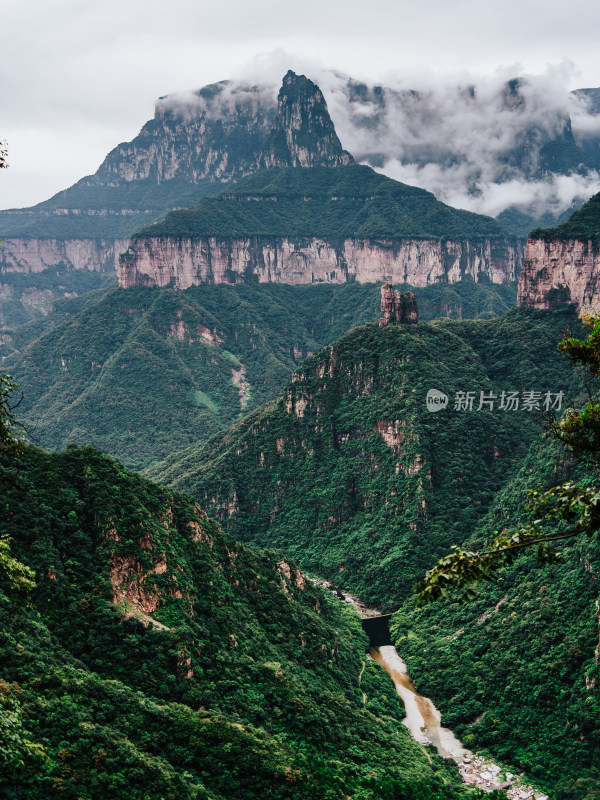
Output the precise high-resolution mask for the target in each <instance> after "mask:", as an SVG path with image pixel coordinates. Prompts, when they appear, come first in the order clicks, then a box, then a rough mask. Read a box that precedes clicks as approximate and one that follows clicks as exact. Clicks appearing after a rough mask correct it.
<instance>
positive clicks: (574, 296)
mask: <svg viewBox="0 0 600 800" xmlns="http://www.w3.org/2000/svg"><path fill="white" fill-rule="evenodd" d="M599 278H600V253H599V252H598V250H597V249H596V248H595V247H594V245H593V243H592V242H591V241H582V240H578V239H564V240H561V239H557V240H550V241H546V240H545V239H529V241H528V242H527V247H526V250H525V261H524V264H523V269H522V271H521V277H520V280H519V292H518V301H517V302H518V304H519V305H521V306H534V307H536V308H546V309H550V308H555V307H556V306H558V305H565V304H568V303H575V304H576V305H577V307H578V309H579V311H580V313H582V314H593V315H598V314H600V281H599Z"/></svg>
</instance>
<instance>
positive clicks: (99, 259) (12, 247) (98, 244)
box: [0, 239, 128, 274]
mask: <svg viewBox="0 0 600 800" xmlns="http://www.w3.org/2000/svg"><path fill="white" fill-rule="evenodd" d="M127 244H128V240H127V239H110V240H109V239H100V240H97V239H4V241H2V242H0V272H22V273H24V274H30V273H32V272H42V271H43V270H45V269H48V268H49V267H58V266H61V267H63V268H64V267H65V266H66V267H67V268H68V269H87V270H91V271H94V272H112V271H113V270H115V269H116V268H117V265H118V263H119V255H120V254H121V253H122V252H124V251H125V250H126V249H127Z"/></svg>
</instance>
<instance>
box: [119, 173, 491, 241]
mask: <svg viewBox="0 0 600 800" xmlns="http://www.w3.org/2000/svg"><path fill="white" fill-rule="evenodd" d="M149 236H158V237H160V236H170V237H176V238H180V237H193V236H217V237H219V238H224V239H231V238H238V237H244V236H292V237H314V236H321V237H327V238H330V239H334V240H337V241H340V240H343V239H345V238H348V237H356V238H361V237H365V238H370V239H376V240H378V239H383V240H386V239H392V240H393V239H398V238H401V237H411V238H417V239H422V238H425V239H429V238H444V239H482V238H494V239H503V238H504V237H505V236H506V231H505V230H504V229H503V228H502V227H501V226H500V225H499V224H498V223H497V222H496V221H495V220H493V219H492V218H491V217H485V216H482V215H481V214H473V213H471V212H469V211H460V210H458V209H455V208H452V207H450V206H447V205H445V204H444V203H440V202H439V201H438V200H436V199H435V197H434V195H433V194H432V193H431V192H427V191H425V190H424V189H418V188H416V187H414V186H408V185H406V184H404V183H399V182H398V181H394V180H392V179H391V178H387V177H386V176H384V175H380V174H378V173H377V172H375V171H374V170H373V169H371V167H366V166H359V165H357V164H350V165H348V166H345V167H313V168H303V167H297V168H292V167H288V168H279V169H269V170H260V171H258V172H256V173H254V174H253V175H251V176H250V177H248V178H245V179H244V180H242V181H240V182H239V183H237V184H236V186H235V188H234V189H229V190H227V191H225V192H223V193H222V194H220V195H217V196H216V197H213V198H205V199H204V200H201V201H200V202H199V203H198V204H197V205H196V206H194V207H193V208H191V209H186V210H182V211H173V212H171V213H170V214H168V215H167V216H166V218H165V219H164V220H162V221H161V222H158V223H156V224H154V225H152V226H150V227H148V228H144V229H143V230H142V231H140V232H139V233H137V234H136V237H135V238H141V237H149Z"/></svg>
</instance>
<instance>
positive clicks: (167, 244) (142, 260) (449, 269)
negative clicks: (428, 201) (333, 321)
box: [118, 236, 522, 289]
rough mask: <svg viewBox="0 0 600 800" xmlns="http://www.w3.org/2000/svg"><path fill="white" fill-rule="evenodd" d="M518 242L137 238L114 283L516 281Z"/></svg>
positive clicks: (177, 285) (183, 285)
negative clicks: (467, 278) (117, 280)
mask: <svg viewBox="0 0 600 800" xmlns="http://www.w3.org/2000/svg"><path fill="white" fill-rule="evenodd" d="M521 258H522V251H521V247H520V245H519V243H513V244H508V243H505V244H498V243H497V242H492V241H491V240H489V239H488V240H483V241H481V242H472V241H469V240H466V239H465V240H461V241H444V240H441V239H399V240H396V241H393V240H389V241H371V240H369V239H361V238H347V239H344V240H343V241H341V242H334V241H333V240H330V239H325V238H318V237H312V238H308V237H307V238H291V237H290V238H288V237H267V236H264V237H261V236H254V237H248V238H242V239H231V240H225V239H217V238H215V237H208V236H206V237H198V238H184V239H176V238H161V237H156V238H150V237H148V238H139V239H136V240H134V243H133V244H132V246H131V247H130V249H129V250H128V251H127V253H125V254H124V255H123V256H122V257H121V260H120V264H119V269H118V274H119V285H120V286H121V287H123V288H127V287H129V286H134V285H144V286H169V285H172V286H174V287H175V288H177V289H187V288H189V287H190V286H197V285H199V284H202V283H229V284H235V283H241V282H244V281H258V282H260V283H264V282H273V283H292V284H299V283H344V282H346V281H349V280H356V281H358V282H359V283H377V282H380V281H385V282H389V283H396V284H399V283H409V284H411V285H412V286H428V285H430V284H432V283H437V282H440V281H441V282H447V283H456V282H457V281H460V280H461V279H463V278H465V277H470V278H472V279H473V280H475V281H477V280H482V279H483V280H486V281H489V282H492V283H508V282H510V281H514V280H516V279H517V276H518V272H519V268H520V264H521Z"/></svg>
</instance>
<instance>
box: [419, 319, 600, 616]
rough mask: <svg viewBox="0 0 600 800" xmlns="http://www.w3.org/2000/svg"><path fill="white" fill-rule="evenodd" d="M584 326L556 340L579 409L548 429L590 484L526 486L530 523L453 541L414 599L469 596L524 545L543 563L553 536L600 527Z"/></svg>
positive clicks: (594, 323)
mask: <svg viewBox="0 0 600 800" xmlns="http://www.w3.org/2000/svg"><path fill="white" fill-rule="evenodd" d="M584 323H585V325H586V326H587V328H588V329H589V331H590V332H589V335H588V336H587V338H586V339H585V340H582V339H577V338H575V337H572V336H565V337H564V338H563V340H562V341H561V342H560V344H559V345H558V349H559V351H560V352H563V353H566V354H567V355H568V356H569V358H570V360H571V363H572V364H573V366H574V367H576V368H578V369H579V370H581V372H582V375H583V377H584V381H585V386H586V393H587V400H586V402H585V404H584V405H583V407H582V408H580V409H579V410H577V409H575V408H569V409H567V411H566V412H565V414H564V415H563V417H562V419H561V420H560V421H557V420H552V421H551V423H550V427H549V432H548V435H550V436H551V437H553V438H555V439H557V440H559V441H561V442H563V443H564V445H565V446H566V447H567V448H568V449H569V450H570V451H571V452H572V453H573V455H574V456H575V457H578V458H581V459H584V460H585V462H586V465H587V466H588V467H589V470H590V474H591V476H592V478H593V483H592V485H591V486H585V487H584V486H581V485H578V484H576V483H574V482H572V481H567V482H565V483H562V484H560V485H556V486H553V487H551V488H549V489H546V490H544V489H542V488H541V489H535V490H531V491H530V492H529V499H528V502H527V510H528V511H529V514H530V517H531V520H532V521H531V523H530V524H528V525H525V526H523V527H520V528H518V529H517V530H516V531H514V532H513V533H506V532H498V531H494V537H493V539H492V540H491V541H490V543H489V544H488V545H487V547H486V548H485V549H484V550H478V551H474V550H469V549H465V548H463V547H460V546H454V547H452V551H453V552H452V553H450V554H449V555H446V556H444V557H442V558H441V559H439V560H438V561H437V562H436V564H434V566H433V567H432V568H431V569H430V570H428V572H427V573H426V575H425V579H424V580H423V581H421V582H420V583H419V584H417V586H416V587H415V594H416V600H417V602H418V603H428V602H433V601H435V600H438V599H439V598H440V597H444V598H446V599H453V600H458V601H466V600H471V599H473V597H474V596H475V589H474V586H475V585H476V584H477V583H479V582H481V581H484V580H487V581H489V580H493V578H494V575H495V573H496V572H497V570H498V569H499V568H500V567H502V566H504V565H506V564H508V563H510V562H511V561H512V560H514V558H515V557H516V556H517V555H518V554H519V553H520V552H521V551H522V550H524V549H526V548H532V547H536V548H537V555H538V558H539V560H540V561H542V562H544V563H553V562H555V561H557V560H559V559H560V557H561V554H560V552H559V551H558V550H557V549H556V546H555V544H556V542H559V541H565V540H569V539H575V538H576V537H578V536H580V535H585V536H588V537H592V536H594V535H595V534H596V532H597V531H598V530H599V529H600V489H599V487H598V469H599V467H600V404H599V387H598V379H599V376H600V318H596V317H586V318H585V319H584Z"/></svg>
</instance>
